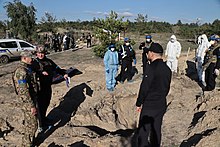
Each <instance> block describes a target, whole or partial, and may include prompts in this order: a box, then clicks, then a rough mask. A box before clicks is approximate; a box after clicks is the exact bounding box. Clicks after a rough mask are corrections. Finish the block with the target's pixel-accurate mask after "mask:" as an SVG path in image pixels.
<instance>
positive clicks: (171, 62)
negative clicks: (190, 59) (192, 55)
mask: <svg viewBox="0 0 220 147" xmlns="http://www.w3.org/2000/svg"><path fill="white" fill-rule="evenodd" d="M180 53H181V44H180V43H179V42H178V41H177V39H176V36H175V35H172V36H171V37H170V41H169V42H168V43H167V48H166V52H165V56H167V65H168V66H169V67H170V69H171V71H172V72H175V73H177V66H178V58H179V56H180Z"/></svg>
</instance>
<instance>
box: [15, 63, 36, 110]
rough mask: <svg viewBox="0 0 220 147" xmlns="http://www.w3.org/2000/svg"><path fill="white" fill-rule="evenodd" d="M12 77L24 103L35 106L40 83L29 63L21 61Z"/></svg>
mask: <svg viewBox="0 0 220 147" xmlns="http://www.w3.org/2000/svg"><path fill="white" fill-rule="evenodd" d="M12 79H13V82H14V86H15V91H16V93H17V95H18V96H19V97H20V98H21V101H22V103H23V104H24V105H26V106H28V107H29V108H30V107H31V108H32V107H35V102H36V99H37V91H38V85H37V81H36V79H35V74H34V72H33V71H32V70H31V68H29V67H28V64H26V63H24V62H21V63H20V65H19V66H18V68H17V69H16V70H15V72H14V73H13V77H12Z"/></svg>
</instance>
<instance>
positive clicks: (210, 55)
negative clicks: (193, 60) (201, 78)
mask: <svg viewBox="0 0 220 147" xmlns="http://www.w3.org/2000/svg"><path fill="white" fill-rule="evenodd" d="M210 63H214V64H215V66H216V68H217V69H219V68H220V45H216V46H215V47H213V46H211V47H210V48H209V50H208V51H207V52H206V55H205V59H204V63H203V70H206V69H207V67H208V66H209V65H210Z"/></svg>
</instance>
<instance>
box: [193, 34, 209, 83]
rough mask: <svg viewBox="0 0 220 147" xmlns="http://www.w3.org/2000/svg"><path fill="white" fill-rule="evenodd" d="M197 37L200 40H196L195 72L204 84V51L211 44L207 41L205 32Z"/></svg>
mask: <svg viewBox="0 0 220 147" xmlns="http://www.w3.org/2000/svg"><path fill="white" fill-rule="evenodd" d="M199 38H200V42H199V41H198V43H199V46H198V48H197V50H196V61H197V74H198V80H199V82H200V83H201V84H203V85H204V86H205V85H206V83H205V71H203V69H202V65H203V63H204V57H205V53H206V51H207V50H208V48H209V47H210V46H211V44H210V43H209V41H208V38H207V36H206V34H202V35H201V36H199Z"/></svg>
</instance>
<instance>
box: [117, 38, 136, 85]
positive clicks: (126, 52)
mask: <svg viewBox="0 0 220 147" xmlns="http://www.w3.org/2000/svg"><path fill="white" fill-rule="evenodd" d="M119 60H120V63H121V72H120V83H124V81H125V80H126V79H127V80H128V82H132V62H134V65H136V56H135V51H134V50H133V48H132V46H131V45H130V39H129V38H124V44H123V45H121V48H120V50H119Z"/></svg>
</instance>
